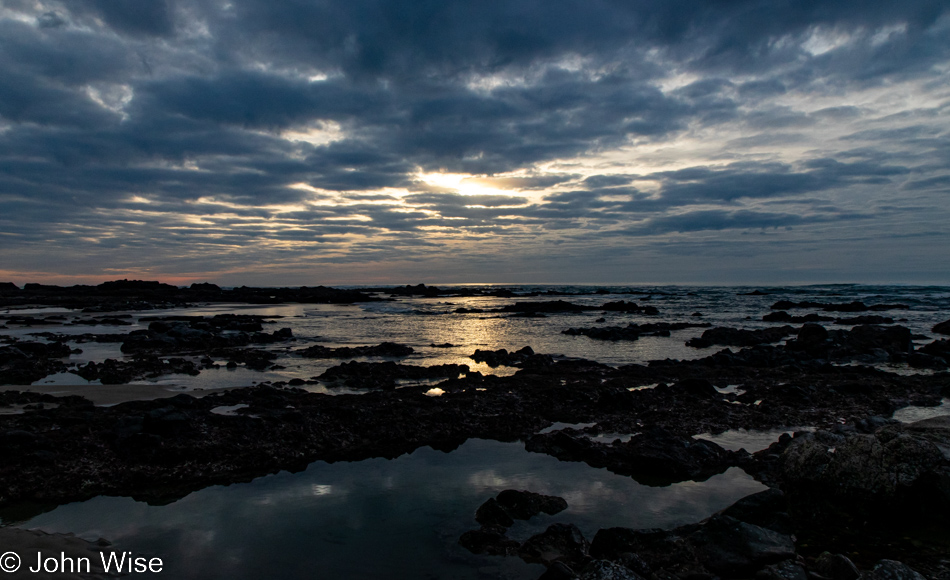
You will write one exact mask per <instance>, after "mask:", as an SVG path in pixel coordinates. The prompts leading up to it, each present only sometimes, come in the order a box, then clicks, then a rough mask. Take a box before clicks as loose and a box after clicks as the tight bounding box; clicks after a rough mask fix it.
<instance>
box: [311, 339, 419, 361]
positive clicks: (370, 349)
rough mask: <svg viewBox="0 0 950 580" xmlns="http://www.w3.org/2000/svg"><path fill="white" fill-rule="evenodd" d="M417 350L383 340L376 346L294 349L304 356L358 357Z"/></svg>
mask: <svg viewBox="0 0 950 580" xmlns="http://www.w3.org/2000/svg"><path fill="white" fill-rule="evenodd" d="M413 352H415V351H414V350H413V349H412V347H411V346H406V345H404V344H396V343H394V342H383V343H380V344H377V345H376V346H354V347H350V346H344V347H339V348H330V347H326V346H321V345H319V344H317V345H313V346H311V347H307V348H305V349H302V350H298V351H294V354H299V355H300V356H302V357H304V358H356V357H361V356H388V357H405V356H409V355H410V354H412V353H413Z"/></svg>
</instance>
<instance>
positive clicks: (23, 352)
mask: <svg viewBox="0 0 950 580" xmlns="http://www.w3.org/2000/svg"><path fill="white" fill-rule="evenodd" d="M69 354H70V349H69V347H68V346H66V345H65V344H63V343H58V342H54V343H42V342H30V341H21V342H15V343H13V344H11V345H7V346H0V385H29V384H31V383H33V382H34V381H38V380H40V379H42V378H43V377H45V376H47V375H49V374H52V373H57V372H63V371H65V370H66V365H65V363H64V362H63V361H62V360H58V359H61V358H65V357H68V356H69Z"/></svg>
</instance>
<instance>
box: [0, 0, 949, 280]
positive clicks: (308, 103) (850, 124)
mask: <svg viewBox="0 0 950 580" xmlns="http://www.w3.org/2000/svg"><path fill="white" fill-rule="evenodd" d="M948 218H950V3H947V2H946V1H945V0H904V1H902V2H894V1H858V0H842V1H835V2H831V1H826V2H820V1H814V0H769V1H764V0H758V1H752V0H748V1H747V0H731V1H730V0H625V1H619V0H583V1H580V0H578V1H574V0H543V1H542V0H504V1H495V0H479V1H471V0H468V1H457V0H438V1H434V0H412V1H397V0H350V1H317V0H307V1H305V0H280V1H274V0H266V1H265V0H243V1H241V0H149V1H147V2H146V1H142V0H69V1H56V0H0V281H12V282H15V283H18V284H23V283H25V282H44V283H59V284H71V283H95V282H98V281H104V280H112V279H119V278H130V279H147V280H162V281H165V282H169V283H177V284H188V283H191V282H202V281H211V282H216V283H219V284H223V285H241V284H247V285H317V284H405V283H419V282H425V283H430V284H431V283H442V284H448V283H618V284H620V283H702V284H792V283H796V284H797V283H822V282H866V283H908V284H930V283H937V284H940V283H943V284H947V283H950V225H948V224H950V219H948Z"/></svg>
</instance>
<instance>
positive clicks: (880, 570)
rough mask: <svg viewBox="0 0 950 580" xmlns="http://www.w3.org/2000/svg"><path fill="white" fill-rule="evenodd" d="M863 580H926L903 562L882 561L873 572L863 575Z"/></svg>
mask: <svg viewBox="0 0 950 580" xmlns="http://www.w3.org/2000/svg"><path fill="white" fill-rule="evenodd" d="M861 580H926V578H924V576H923V575H922V574H920V573H918V572H917V571H916V570H914V569H913V568H911V567H910V566H908V565H906V564H904V563H902V562H897V561H895V560H881V561H880V562H878V563H877V564H876V565H875V566H874V569H873V570H871V571H870V572H864V573H863V574H861Z"/></svg>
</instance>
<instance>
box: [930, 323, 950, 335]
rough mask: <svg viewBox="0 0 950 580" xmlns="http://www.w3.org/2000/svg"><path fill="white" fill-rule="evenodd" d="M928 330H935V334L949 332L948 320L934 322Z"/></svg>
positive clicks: (949, 324)
mask: <svg viewBox="0 0 950 580" xmlns="http://www.w3.org/2000/svg"><path fill="white" fill-rule="evenodd" d="M930 330H931V331H932V332H936V333H937V334H950V320H945V321H943V322H939V323H937V324H935V325H934V327H933V328H931V329H930Z"/></svg>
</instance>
